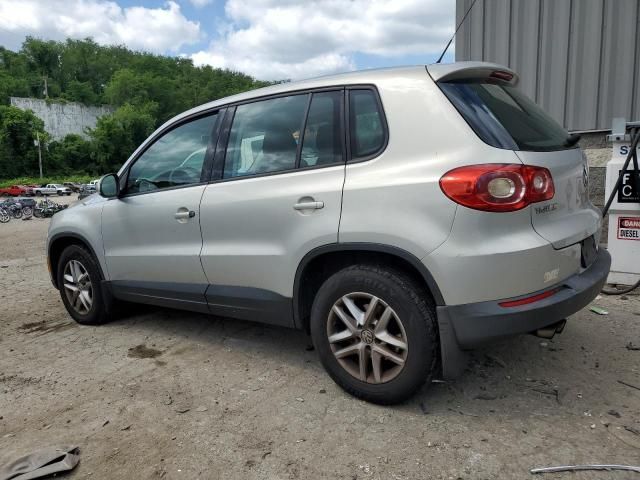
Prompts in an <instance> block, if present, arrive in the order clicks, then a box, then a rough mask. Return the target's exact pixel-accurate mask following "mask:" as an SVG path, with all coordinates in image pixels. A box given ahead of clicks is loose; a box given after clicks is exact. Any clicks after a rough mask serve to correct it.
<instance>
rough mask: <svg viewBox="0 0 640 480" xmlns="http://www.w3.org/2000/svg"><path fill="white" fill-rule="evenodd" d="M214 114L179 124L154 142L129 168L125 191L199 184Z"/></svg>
mask: <svg viewBox="0 0 640 480" xmlns="http://www.w3.org/2000/svg"><path fill="white" fill-rule="evenodd" d="M217 115H218V114H217V113H214V114H212V115H208V116H206V117H202V118H199V119H197V120H193V121H191V122H189V123H185V124H183V125H180V126H179V127H177V128H174V129H173V130H170V131H169V132H167V133H165V134H164V135H163V136H162V137H160V138H159V139H158V140H156V141H155V142H154V143H153V144H152V145H151V146H150V147H149V148H148V149H147V150H146V151H145V152H144V153H143V154H142V155H141V156H140V157H138V159H137V160H136V161H135V163H134V164H133V165H132V166H131V168H130V169H129V176H128V177H127V187H126V192H127V193H141V192H151V191H154V190H160V189H163V188H171V187H179V186H184V185H190V184H194V183H199V182H200V175H201V173H202V165H203V163H204V158H205V156H206V153H207V147H208V146H209V144H210V143H211V142H212V138H211V135H212V133H213V127H214V125H215V123H216V117H217Z"/></svg>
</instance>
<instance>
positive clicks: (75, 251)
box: [57, 245, 113, 325]
mask: <svg viewBox="0 0 640 480" xmlns="http://www.w3.org/2000/svg"><path fill="white" fill-rule="evenodd" d="M57 276H58V278H57V283H58V289H59V290H60V296H61V298H62V302H63V303H64V306H65V308H66V309H67V311H68V312H69V315H71V316H72V317H73V319H74V320H75V321H76V322H78V323H82V324H85V325H99V324H101V323H105V322H106V321H108V320H109V319H110V313H111V312H112V310H113V300H112V299H111V298H106V296H105V295H104V293H103V291H102V288H101V282H102V275H101V274H100V269H99V268H98V264H97V262H96V260H95V259H94V258H93V255H91V253H89V252H88V251H87V250H86V249H85V248H83V247H81V246H79V245H70V246H68V247H67V248H65V249H64V251H63V252H62V255H61V256H60V260H59V262H58V271H57Z"/></svg>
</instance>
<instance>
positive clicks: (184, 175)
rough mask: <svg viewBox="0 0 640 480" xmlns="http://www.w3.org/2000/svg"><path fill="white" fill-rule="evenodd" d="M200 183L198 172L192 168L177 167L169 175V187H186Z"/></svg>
mask: <svg viewBox="0 0 640 480" xmlns="http://www.w3.org/2000/svg"><path fill="white" fill-rule="evenodd" d="M198 181H200V171H198V170H196V169H195V168H193V167H178V168H174V169H173V170H171V173H169V185H171V186H175V185H186V184H188V183H197V182H198Z"/></svg>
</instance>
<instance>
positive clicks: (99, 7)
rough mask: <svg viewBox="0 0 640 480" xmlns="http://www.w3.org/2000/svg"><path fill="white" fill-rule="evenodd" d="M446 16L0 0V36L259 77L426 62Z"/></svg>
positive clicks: (338, 5) (267, 0) (414, 6)
mask: <svg viewBox="0 0 640 480" xmlns="http://www.w3.org/2000/svg"><path fill="white" fill-rule="evenodd" d="M454 17H455V0H298V1H294V0H169V1H167V0H0V45H2V46H4V47H7V48H10V49H12V50H17V49H19V48H20V44H21V43H22V41H23V40H24V38H25V37H26V36H27V35H32V36H35V37H39V38H44V39H55V40H61V39H64V38H67V37H72V38H85V37H93V38H94V39H95V40H96V41H97V42H98V43H101V44H124V45H126V46H127V47H129V48H131V49H134V50H145V51H151V52H154V53H161V54H168V55H184V56H188V57H191V58H192V59H193V61H194V62H195V63H196V64H210V65H213V66H215V67H223V68H230V69H233V70H239V71H242V72H245V73H248V74H250V75H253V76H255V77H257V78H259V79H264V80H273V79H299V78H305V77H312V76H317V75H322V74H328V73H334V72H342V71H347V70H353V69H361V68H373V67H384V66H391V65H405V64H416V63H429V62H432V61H434V60H435V59H437V57H438V56H439V54H440V51H441V50H442V49H443V48H444V46H445V44H446V42H447V40H448V38H449V37H450V36H451V34H452V33H453V29H454ZM451 52H452V50H451V51H450V53H448V55H447V57H445V59H447V60H451V59H452V58H453V56H452V54H451Z"/></svg>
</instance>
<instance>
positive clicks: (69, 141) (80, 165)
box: [47, 134, 100, 174]
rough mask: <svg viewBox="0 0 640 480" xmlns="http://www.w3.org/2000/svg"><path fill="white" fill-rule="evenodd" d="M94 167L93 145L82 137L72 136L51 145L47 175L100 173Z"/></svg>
mask: <svg viewBox="0 0 640 480" xmlns="http://www.w3.org/2000/svg"><path fill="white" fill-rule="evenodd" d="M92 165H93V163H92V144H91V142H90V141H89V140H85V139H84V138H82V137H81V136H80V135H75V134H70V135H67V136H66V137H64V138H63V139H62V140H61V141H56V142H51V143H50V144H49V148H48V162H47V174H72V173H76V172H84V173H91V174H98V173H100V172H99V171H98V170H97V169H96V168H92Z"/></svg>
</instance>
